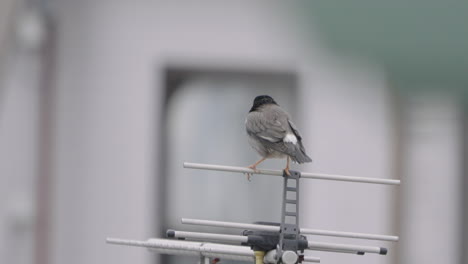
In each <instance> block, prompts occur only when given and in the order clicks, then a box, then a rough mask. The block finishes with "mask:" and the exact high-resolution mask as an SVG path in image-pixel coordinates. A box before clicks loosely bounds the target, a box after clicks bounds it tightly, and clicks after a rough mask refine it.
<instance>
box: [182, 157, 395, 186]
mask: <svg viewBox="0 0 468 264" xmlns="http://www.w3.org/2000/svg"><path fill="white" fill-rule="evenodd" d="M184 168H188V169H200V170H215V171H229V172H238V173H250V174H264V175H272V176H283V171H280V170H264V169H257V170H252V169H249V168H247V167H236V166H225V165H214V164H202V163H190V162H184ZM301 178H306V179H317V180H329V181H346V182H358V183H371V184H385V185H400V180H394V179H380V178H366V177H356V176H344V175H334V174H323V173H310V172H301Z"/></svg>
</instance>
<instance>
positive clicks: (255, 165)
mask: <svg viewBox="0 0 468 264" xmlns="http://www.w3.org/2000/svg"><path fill="white" fill-rule="evenodd" d="M265 160H266V158H262V159H261V160H259V161H257V162H255V163H254V164H252V165H250V166H248V167H247V168H249V169H252V170H254V171H256V170H257V165H258V164H260V163H262V162H263V161H265ZM245 175H246V176H247V180H249V181H250V176H252V173H246V174H245Z"/></svg>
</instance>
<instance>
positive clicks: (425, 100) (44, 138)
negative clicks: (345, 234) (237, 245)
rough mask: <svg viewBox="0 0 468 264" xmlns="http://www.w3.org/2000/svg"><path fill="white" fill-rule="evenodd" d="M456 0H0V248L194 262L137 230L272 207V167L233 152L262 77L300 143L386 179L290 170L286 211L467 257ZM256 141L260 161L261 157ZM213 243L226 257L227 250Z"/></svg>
mask: <svg viewBox="0 0 468 264" xmlns="http://www.w3.org/2000/svg"><path fill="white" fill-rule="evenodd" d="M467 14H468V3H467V2H464V1H435V0H429V1H422V0H421V1H412V2H411V3H407V2H406V1H391V2H390V1H387V2H383V1H310V2H299V1H295V2H292V1H290V2H273V1H268V2H266V1H265V2H257V1H230V2H228V1H200V2H184V3H182V2H179V1H142V0H136V1H105V0H101V1H73V0H42V1H40V0H2V1H1V2H0V263H9V264H29V263H31V264H49V263H51V264H61V263H68V264H74V263H76V264H81V263H96V264H97V263H114V264H123V263H139V264H150V263H151V264H153V263H187V264H188V263H196V262H197V259H193V258H174V257H167V256H159V255H155V254H152V253H150V252H147V251H146V250H144V249H142V248H130V247H128V248H124V247H119V246H113V245H106V244H105V243H104V240H105V238H106V237H121V238H129V239H141V240H144V239H148V238H150V237H161V236H162V235H163V234H164V231H165V230H166V229H167V228H175V229H184V230H192V231H195V230H204V231H207V230H213V231H222V232H225V233H232V234H238V231H236V230H219V229H206V228H205V229H203V228H196V227H193V226H192V227H190V226H183V225H181V224H180V218H181V217H187V218H204V219H210V220H221V221H238V222H254V221H260V220H262V221H279V216H280V190H281V181H280V180H279V179H277V178H274V179H273V178H269V177H268V176H254V177H253V179H252V182H248V181H246V179H245V177H244V176H242V175H238V174H232V173H219V172H205V171H195V170H185V169H183V168H182V163H183V162H184V161H189V162H200V163H214V164H225V165H234V166H247V165H249V164H251V163H253V162H254V161H256V159H257V158H258V157H257V156H256V154H255V153H254V151H253V150H252V149H251V148H250V147H249V145H248V143H247V140H246V135H245V132H244V118H245V115H246V113H247V112H248V110H249V109H250V106H251V104H252V100H253V98H254V97H255V96H256V95H259V94H270V95H272V96H273V97H274V98H275V99H276V101H277V102H278V103H279V104H280V105H281V106H283V107H284V108H285V109H286V110H287V111H288V112H290V113H291V115H292V116H293V119H294V120H295V121H296V123H297V125H298V127H299V129H300V130H301V132H302V134H303V138H304V145H305V147H306V149H307V150H308V153H309V155H310V156H311V157H312V159H313V160H314V162H313V163H311V164H307V165H301V166H295V167H294V168H296V169H299V170H302V171H308V172H320V173H329V174H343V175H350V176H363V177H376V178H392V179H401V180H402V186H401V187H392V186H375V185H366V184H355V183H344V182H328V181H320V180H308V181H303V185H302V186H303V187H302V190H303V191H302V193H301V197H300V198H301V219H300V221H301V226H302V227H306V228H314V229H330V230H340V231H350V232H365V233H378V234H390V235H399V236H400V241H399V242H398V243H387V242H377V241H370V242H368V241H364V242H363V241H358V242H355V241H353V240H351V239H338V238H326V237H313V238H310V239H314V240H316V241H332V242H337V243H358V244H359V243H361V244H366V245H379V246H385V247H388V248H389V250H390V251H389V254H388V256H385V257H384V256H378V255H377V256H375V255H365V256H357V255H349V254H337V253H326V252H312V253H311V254H312V255H314V256H319V257H321V259H322V263H349V264H358V263H359V264H365V263H369V264H370V263H373V264H375V263H381V264H389V263H400V264H415V263H425V264H432V263H434V264H436V263H437V264H439V263H448V264H463V263H468V255H467V253H466V251H467V250H466V249H467V248H468V225H467V223H468V194H467V190H468V179H467V177H466V174H467V171H468V167H467V165H466V164H467V163H468V160H467V157H468V154H467V153H468V152H467V151H468V144H467V142H468V133H467V131H468V107H467V99H468V96H467V95H468V93H467V91H468V72H467V69H468V15H467ZM283 166H284V161H281V160H270V161H267V162H265V163H264V164H262V165H261V166H260V167H262V168H273V169H280V168H282V167H283ZM221 263H229V262H227V261H225V262H221Z"/></svg>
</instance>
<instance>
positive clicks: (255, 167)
mask: <svg viewBox="0 0 468 264" xmlns="http://www.w3.org/2000/svg"><path fill="white" fill-rule="evenodd" d="M247 168H249V169H251V170H254V172H257V166H256V165H255V164H253V165H250V166H248V167H247ZM244 174H245V176H246V177H247V180H248V181H251V180H250V177H252V175H253V173H250V172H246V173H244Z"/></svg>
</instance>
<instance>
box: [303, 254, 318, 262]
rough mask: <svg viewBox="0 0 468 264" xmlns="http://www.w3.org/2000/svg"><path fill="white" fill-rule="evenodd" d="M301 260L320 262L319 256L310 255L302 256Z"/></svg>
mask: <svg viewBox="0 0 468 264" xmlns="http://www.w3.org/2000/svg"><path fill="white" fill-rule="evenodd" d="M302 262H314V263H320V258H317V257H311V256H304V260H303V261H302Z"/></svg>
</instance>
